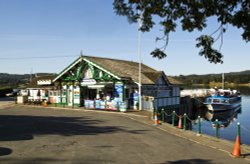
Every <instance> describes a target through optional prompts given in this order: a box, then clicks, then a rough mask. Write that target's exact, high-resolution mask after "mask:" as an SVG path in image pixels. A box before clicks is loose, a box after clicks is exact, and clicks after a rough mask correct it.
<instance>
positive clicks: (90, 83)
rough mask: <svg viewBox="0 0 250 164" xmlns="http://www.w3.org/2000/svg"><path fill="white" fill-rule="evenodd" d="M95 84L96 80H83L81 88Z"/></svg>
mask: <svg viewBox="0 0 250 164" xmlns="http://www.w3.org/2000/svg"><path fill="white" fill-rule="evenodd" d="M93 84H96V80H95V79H83V80H82V81H81V86H84V85H93Z"/></svg>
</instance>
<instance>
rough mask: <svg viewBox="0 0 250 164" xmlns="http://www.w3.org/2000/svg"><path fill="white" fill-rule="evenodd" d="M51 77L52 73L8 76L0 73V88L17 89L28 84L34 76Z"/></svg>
mask: <svg viewBox="0 0 250 164" xmlns="http://www.w3.org/2000/svg"><path fill="white" fill-rule="evenodd" d="M45 75H53V73H36V74H8V73H0V88H3V87H11V88H18V87H20V86H24V85H26V84H28V83H29V82H30V79H31V78H34V77H36V76H45Z"/></svg>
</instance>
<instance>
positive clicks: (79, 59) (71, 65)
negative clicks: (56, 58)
mask: <svg viewBox="0 0 250 164" xmlns="http://www.w3.org/2000/svg"><path fill="white" fill-rule="evenodd" d="M82 60H83V58H82V56H80V57H79V58H77V59H76V60H75V61H74V62H72V63H71V64H70V65H69V66H68V67H66V68H65V69H64V70H62V71H61V72H60V73H59V74H58V76H56V77H55V78H54V79H53V82H55V81H56V80H57V79H59V78H60V77H61V76H62V75H63V74H64V73H65V72H68V71H69V70H70V69H71V68H72V67H74V66H75V65H76V64H77V63H79V62H80V61H82Z"/></svg>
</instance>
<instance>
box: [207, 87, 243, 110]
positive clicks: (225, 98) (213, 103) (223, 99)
mask: <svg viewBox="0 0 250 164" xmlns="http://www.w3.org/2000/svg"><path fill="white" fill-rule="evenodd" d="M204 104H205V105H206V106H207V108H208V110H211V111H224V110H230V109H235V108H237V107H240V105H241V96H240V94H239V93H238V92H237V91H236V90H233V91H231V90H222V89H221V90H218V91H215V92H214V93H213V95H211V96H209V97H207V98H206V100H205V103H204Z"/></svg>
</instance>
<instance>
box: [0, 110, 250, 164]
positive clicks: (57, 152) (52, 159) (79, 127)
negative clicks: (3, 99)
mask: <svg viewBox="0 0 250 164" xmlns="http://www.w3.org/2000/svg"><path fill="white" fill-rule="evenodd" d="M149 116H150V113H147V112H127V113H121V112H107V111H97V110H84V109H72V108H59V107H57V108H56V107H49V108H44V107H41V106H29V105H24V106H23V105H12V106H8V107H5V108H2V109H1V110H0V117H1V118H0V133H1V135H0V161H1V163H170V164H171V163H172V164H175V163H192V164H193V163H206V164H212V163H227V164H228V163H250V148H249V146H246V145H241V152H242V155H244V158H233V157H231V156H230V153H231V152H232V151H233V145H234V143H233V142H230V141H226V140H221V139H216V138H214V137H210V136H206V135H202V136H197V135H196V133H195V132H192V131H184V130H180V129H177V128H174V127H172V126H171V125H169V124H165V123H164V124H162V125H158V126H155V125H153V121H152V120H150V119H149Z"/></svg>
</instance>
